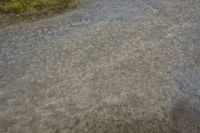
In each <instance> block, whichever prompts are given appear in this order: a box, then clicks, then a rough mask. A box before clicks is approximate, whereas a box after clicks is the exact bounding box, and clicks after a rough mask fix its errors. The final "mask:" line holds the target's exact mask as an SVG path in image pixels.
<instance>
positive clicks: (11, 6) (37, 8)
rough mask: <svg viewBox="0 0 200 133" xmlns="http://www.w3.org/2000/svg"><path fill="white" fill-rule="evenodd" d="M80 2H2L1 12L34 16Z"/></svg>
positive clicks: (51, 0)
mask: <svg viewBox="0 0 200 133" xmlns="http://www.w3.org/2000/svg"><path fill="white" fill-rule="evenodd" d="M78 1H79V0H0V11H1V12H4V13H9V12H10V13H17V14H19V15H21V14H34V13H40V12H43V11H44V10H45V11H48V9H59V8H63V7H66V6H68V5H69V4H72V3H73V4H75V3H77V2H78Z"/></svg>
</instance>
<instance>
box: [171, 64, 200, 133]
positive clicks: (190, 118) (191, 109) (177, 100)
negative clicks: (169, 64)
mask: <svg viewBox="0 0 200 133" xmlns="http://www.w3.org/2000/svg"><path fill="white" fill-rule="evenodd" d="M173 77H174V80H175V81H176V86H177V91H176V93H175V95H174V97H173V100H172V102H173V103H172V104H173V108H172V112H171V113H172V122H173V128H174V129H175V131H177V132H192V133H197V132H199V131H200V69H199V68H198V67H196V66H195V65H192V64H187V65H186V64H177V65H175V66H174V68H173Z"/></svg>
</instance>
